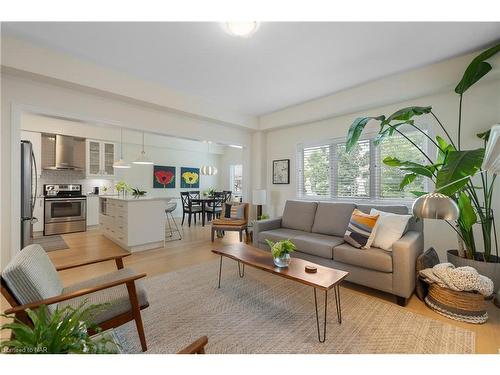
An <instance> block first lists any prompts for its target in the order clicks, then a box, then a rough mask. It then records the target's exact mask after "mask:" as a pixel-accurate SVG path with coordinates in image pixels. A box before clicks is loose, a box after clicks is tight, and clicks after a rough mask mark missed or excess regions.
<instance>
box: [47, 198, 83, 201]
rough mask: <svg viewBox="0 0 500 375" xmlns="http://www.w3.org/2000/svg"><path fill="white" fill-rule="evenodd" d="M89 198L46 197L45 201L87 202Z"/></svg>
mask: <svg viewBox="0 0 500 375" xmlns="http://www.w3.org/2000/svg"><path fill="white" fill-rule="evenodd" d="M86 200H87V199H86V198H64V199H61V198H45V201H47V202H76V201H80V202H85V201H86Z"/></svg>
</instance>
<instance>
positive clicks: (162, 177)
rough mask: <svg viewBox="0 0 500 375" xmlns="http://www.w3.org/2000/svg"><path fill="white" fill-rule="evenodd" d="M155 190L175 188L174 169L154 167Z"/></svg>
mask: <svg viewBox="0 0 500 375" xmlns="http://www.w3.org/2000/svg"><path fill="white" fill-rule="evenodd" d="M153 173H154V181H153V186H154V187H155V188H175V167H162V166H158V165H155V166H154V171H153Z"/></svg>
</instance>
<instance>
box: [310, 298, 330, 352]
mask: <svg viewBox="0 0 500 375" xmlns="http://www.w3.org/2000/svg"><path fill="white" fill-rule="evenodd" d="M313 291H314V307H315V309H316V328H317V329H318V340H319V342H321V343H323V342H325V340H326V313H327V307H328V290H325V317H324V321H323V339H321V333H320V329H319V315H318V298H317V297H316V288H313Z"/></svg>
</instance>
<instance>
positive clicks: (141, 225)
mask: <svg viewBox="0 0 500 375" xmlns="http://www.w3.org/2000/svg"><path fill="white" fill-rule="evenodd" d="M99 199H100V211H99V213H100V215H99V228H100V229H101V232H102V234H103V235H104V236H105V237H107V238H108V239H110V240H111V241H113V242H115V243H117V244H118V245H120V246H121V247H122V248H124V249H125V250H128V251H131V252H135V251H142V250H149V249H156V248H159V247H163V241H164V239H165V220H166V217H165V207H166V205H167V202H169V201H170V200H171V199H172V198H165V197H156V198H155V197H153V198H149V197H146V198H137V199H136V198H120V197H118V196H116V197H100V198H99Z"/></svg>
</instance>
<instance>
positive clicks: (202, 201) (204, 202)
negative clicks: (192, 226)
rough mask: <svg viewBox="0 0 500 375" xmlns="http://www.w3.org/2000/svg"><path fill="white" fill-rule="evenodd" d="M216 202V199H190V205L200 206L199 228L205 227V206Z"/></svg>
mask: <svg viewBox="0 0 500 375" xmlns="http://www.w3.org/2000/svg"><path fill="white" fill-rule="evenodd" d="M216 200H217V198H216V197H199V198H191V203H193V204H200V205H201V226H202V227H204V226H205V216H206V209H207V205H208V204H210V203H214V204H215V201H216Z"/></svg>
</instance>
